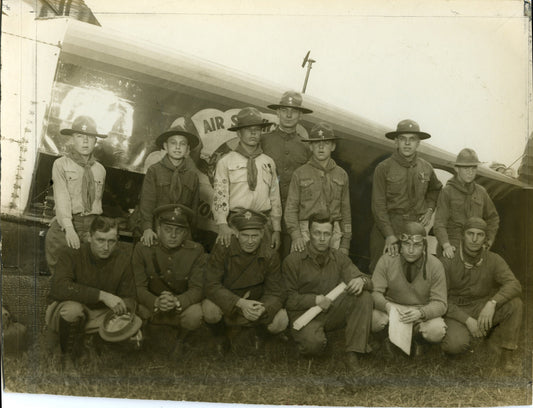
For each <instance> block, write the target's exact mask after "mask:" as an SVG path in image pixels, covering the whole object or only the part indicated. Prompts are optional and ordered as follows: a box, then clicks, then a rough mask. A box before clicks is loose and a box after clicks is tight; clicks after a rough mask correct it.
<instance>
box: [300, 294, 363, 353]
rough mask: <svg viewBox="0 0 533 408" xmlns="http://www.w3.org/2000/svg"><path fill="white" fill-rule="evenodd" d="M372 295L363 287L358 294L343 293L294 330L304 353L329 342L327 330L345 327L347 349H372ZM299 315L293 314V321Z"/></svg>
mask: <svg viewBox="0 0 533 408" xmlns="http://www.w3.org/2000/svg"><path fill="white" fill-rule="evenodd" d="M372 305H373V302H372V296H371V295H370V293H368V292H367V291H363V293H361V294H360V295H359V296H353V295H349V294H347V293H344V294H342V295H340V296H339V297H338V298H337V299H335V301H334V302H333V303H332V304H331V306H330V308H329V309H328V310H327V311H326V312H324V311H322V312H321V313H320V314H319V315H318V316H316V317H315V318H314V319H313V320H311V321H310V322H309V323H308V324H307V325H306V326H304V327H303V328H302V329H301V330H295V329H294V328H291V334H292V337H293V338H294V340H295V342H296V344H297V345H298V350H299V351H300V353H302V354H310V355H311V354H319V353H321V352H323V351H324V349H325V348H326V345H327V337H326V332H328V331H332V330H336V329H340V328H343V327H345V340H346V351H355V352H358V353H366V352H369V351H370V349H369V347H368V337H369V335H370V326H371V319H372V313H371V312H372ZM297 317H298V316H294V317H293V316H292V314H291V322H292V321H293V320H295V319H296V318H297Z"/></svg>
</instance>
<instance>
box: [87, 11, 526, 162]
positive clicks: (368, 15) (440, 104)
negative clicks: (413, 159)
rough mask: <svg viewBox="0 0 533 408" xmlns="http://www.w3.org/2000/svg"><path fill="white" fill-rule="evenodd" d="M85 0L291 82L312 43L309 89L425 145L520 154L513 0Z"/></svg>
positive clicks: (522, 111)
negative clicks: (423, 136) (419, 135)
mask: <svg viewBox="0 0 533 408" xmlns="http://www.w3.org/2000/svg"><path fill="white" fill-rule="evenodd" d="M85 2H86V4H87V5H89V6H90V7H91V9H92V10H93V13H94V14H95V15H96V17H97V19H98V20H99V21H100V23H101V24H102V26H103V27H109V28H113V29H116V30H119V31H123V32H128V33H130V34H131V35H134V36H139V37H142V38H143V39H145V40H149V41H152V42H155V43H159V44H163V45H165V46H168V47H171V48H173V49H176V50H180V51H182V52H184V53H188V54H191V55H194V56H196V57H200V58H204V59H208V60H210V61H213V62H216V63H219V64H222V65H225V66H228V67H231V68H234V69H237V70H240V71H243V72H247V73H249V74H252V75H255V76H257V77H259V78H261V79H263V80H265V81H267V82H273V83H276V84H279V85H282V86H283V87H286V88H287V89H290V88H292V89H298V90H299V89H301V87H302V84H303V80H304V77H305V69H303V68H302V67H301V63H302V60H303V57H304V55H305V53H306V52H307V51H308V50H311V56H312V58H313V59H315V60H316V61H317V62H316V63H315V64H314V65H313V69H312V71H311V76H310V80H309V85H308V88H307V93H308V94H310V95H313V96H314V97H317V98H320V99H322V100H324V101H326V102H329V103H331V104H334V105H337V106H339V107H342V108H344V109H346V110H349V111H351V112H353V113H355V114H357V115H360V116H362V117H364V118H367V119H370V120H373V121H376V122H378V123H380V124H382V125H385V126H389V127H395V126H396V124H397V122H399V121H400V120H402V119H405V118H411V119H414V120H416V121H417V122H418V123H419V124H420V126H421V128H422V130H424V131H427V132H429V133H431V134H432V136H433V138H432V139H431V143H432V144H434V145H436V146H438V147H442V148H444V149H447V150H449V151H451V152H453V153H455V152H458V151H459V150H460V149H462V148H463V147H472V148H474V149H476V150H477V151H478V154H479V157H480V159H481V160H482V161H492V160H496V161H500V162H503V163H505V164H507V165H509V164H511V163H512V162H513V161H514V160H515V159H517V158H518V157H519V156H520V155H521V154H522V153H523V150H524V145H525V141H526V140H527V136H528V134H529V131H528V120H529V117H530V115H529V114H528V105H527V98H528V86H529V85H528V75H529V74H528V31H527V26H528V24H529V23H528V20H527V18H525V17H523V10H522V7H523V6H522V4H523V3H522V1H521V0H517V1H499V0H483V1H473V0H472V1H437V0H435V1H433V0H431V1H428V0H424V1H411V0H395V1H394V2H392V1H372V2H367V1H361V0H360V1H351V2H347V3H343V2H341V1H334V2H328V3H326V2H319V1H299V2H298V1H292V2H291V1H288V0H285V1H283V2H281V1H279V2H278V1H275V0H274V1H270V2H268V4H266V5H262V6H261V8H258V7H257V6H255V7H253V6H251V5H250V4H251V3H254V4H255V3H256V2H245V1H218V2H216V3H209V2H201V3H200V2H192V1H164V0H152V1H150V6H146V3H148V2H145V1H142V0H128V1H119V0H114V1H108V0H85ZM198 3H200V4H198ZM261 3H265V2H261ZM212 4H216V7H212ZM304 4H305V7H303V5H304ZM346 4H349V7H348V6H347V5H346ZM278 98H279V96H278V95H273V102H276V101H277V99H278Z"/></svg>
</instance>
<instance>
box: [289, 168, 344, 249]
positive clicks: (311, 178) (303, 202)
mask: <svg viewBox="0 0 533 408" xmlns="http://www.w3.org/2000/svg"><path fill="white" fill-rule="evenodd" d="M317 212H326V213H329V214H330V216H331V218H332V220H333V221H338V222H339V224H340V228H341V231H342V239H341V243H340V246H341V248H349V247H350V240H351V238H352V213H351V210H350V193H349V185H348V174H346V172H345V171H344V170H343V169H342V168H340V167H339V166H337V165H336V164H335V161H334V160H333V159H330V160H329V163H328V165H327V168H323V167H322V166H321V165H320V164H318V163H317V162H316V161H315V160H314V159H313V158H311V159H310V160H309V161H308V162H307V163H306V164H304V165H303V166H301V167H299V168H298V169H296V171H295V172H294V174H293V175H292V180H291V184H290V187H289V196H288V197H287V204H286V205H285V215H284V217H285V223H286V224H287V230H288V232H289V234H291V237H292V239H297V238H301V232H300V224H299V223H300V221H305V220H308V219H309V218H310V217H311V215H313V214H314V213H317Z"/></svg>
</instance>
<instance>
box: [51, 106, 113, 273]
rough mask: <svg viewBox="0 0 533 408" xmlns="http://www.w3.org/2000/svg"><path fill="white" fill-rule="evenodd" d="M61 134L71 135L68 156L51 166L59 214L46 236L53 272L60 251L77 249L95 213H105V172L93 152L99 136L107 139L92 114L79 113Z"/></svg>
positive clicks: (55, 200)
mask: <svg viewBox="0 0 533 408" xmlns="http://www.w3.org/2000/svg"><path fill="white" fill-rule="evenodd" d="M60 133H61V134H62V135H65V136H70V138H69V141H68V144H67V153H66V155H64V156H62V157H60V158H59V159H57V160H56V161H55V162H54V165H53V166H52V181H53V185H54V188H53V190H54V202H55V212H56V216H55V217H54V219H53V220H52V223H51V224H50V229H49V230H48V232H47V234H46V239H45V254H46V261H47V263H48V268H49V269H50V272H51V273H53V272H54V270H55V266H56V264H57V254H58V250H59V249H60V248H63V247H67V246H68V247H70V248H74V249H78V248H79V247H80V242H86V241H87V238H88V236H89V226H90V225H91V222H92V220H93V219H94V217H95V215H98V214H101V213H102V194H103V191H104V183H105V176H106V171H105V168H104V166H102V165H101V164H100V163H98V162H97V161H96V160H95V158H94V155H93V151H94V148H95V145H96V138H102V139H103V138H106V137H107V135H103V134H100V133H98V132H97V128H96V122H95V121H94V119H92V118H91V117H89V116H78V117H77V118H75V119H74V121H73V122H72V126H71V127H70V128H66V129H61V131H60Z"/></svg>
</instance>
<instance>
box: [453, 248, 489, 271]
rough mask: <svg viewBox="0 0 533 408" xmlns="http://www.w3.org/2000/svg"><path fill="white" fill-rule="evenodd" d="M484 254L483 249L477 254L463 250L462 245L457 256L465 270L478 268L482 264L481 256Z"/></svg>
mask: <svg viewBox="0 0 533 408" xmlns="http://www.w3.org/2000/svg"><path fill="white" fill-rule="evenodd" d="M484 253H485V247H483V248H482V249H480V250H479V251H478V252H470V251H469V250H468V249H466V248H463V243H462V242H461V245H460V246H459V256H460V257H461V261H462V262H463V265H464V266H465V269H472V268H473V267H474V266H479V265H481V263H482V262H483V255H484Z"/></svg>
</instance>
